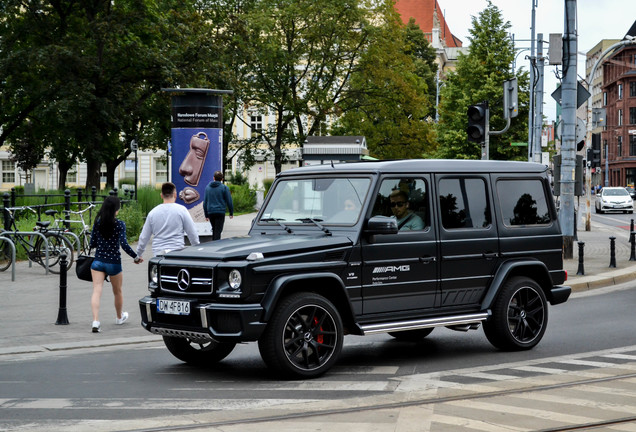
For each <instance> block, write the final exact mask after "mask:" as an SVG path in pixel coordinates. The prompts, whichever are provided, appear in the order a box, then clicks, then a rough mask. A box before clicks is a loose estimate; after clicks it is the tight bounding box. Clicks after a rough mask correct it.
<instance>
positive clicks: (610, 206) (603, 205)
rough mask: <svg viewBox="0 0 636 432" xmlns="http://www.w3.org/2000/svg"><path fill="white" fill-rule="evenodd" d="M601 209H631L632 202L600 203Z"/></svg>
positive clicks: (632, 208)
mask: <svg viewBox="0 0 636 432" xmlns="http://www.w3.org/2000/svg"><path fill="white" fill-rule="evenodd" d="M601 210H603V211H633V210H634V205H633V204H629V203H627V204H620V203H601Z"/></svg>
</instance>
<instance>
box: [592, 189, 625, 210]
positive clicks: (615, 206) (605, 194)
mask: <svg viewBox="0 0 636 432" xmlns="http://www.w3.org/2000/svg"><path fill="white" fill-rule="evenodd" d="M594 207H595V210H596V213H604V212H606V211H622V212H624V213H634V201H633V200H632V197H631V195H630V194H629V192H627V189H625V188H624V187H605V188H603V189H601V191H600V192H598V193H597V194H596V203H595V205H594Z"/></svg>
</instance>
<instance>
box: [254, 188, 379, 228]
mask: <svg viewBox="0 0 636 432" xmlns="http://www.w3.org/2000/svg"><path fill="white" fill-rule="evenodd" d="M370 185H371V179H369V178H360V177H350V178H302V179H299V178H294V179H289V180H281V181H280V182H279V183H277V186H276V188H275V189H274V190H273V191H270V193H271V194H272V196H271V198H270V200H269V201H268V202H267V207H265V209H264V211H263V213H262V214H261V218H260V220H259V222H263V223H272V224H280V223H281V222H282V223H284V224H285V225H289V224H303V223H311V224H314V225H315V223H316V222H319V223H320V224H323V225H324V224H336V225H338V224H344V225H353V224H355V223H356V222H357V221H358V219H359V218H360V212H361V211H362V204H363V203H364V202H365V199H366V196H367V193H368V191H369V186H370Z"/></svg>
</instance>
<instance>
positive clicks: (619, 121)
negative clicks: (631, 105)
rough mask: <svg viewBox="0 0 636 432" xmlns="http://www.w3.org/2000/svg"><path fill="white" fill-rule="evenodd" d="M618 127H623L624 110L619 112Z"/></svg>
mask: <svg viewBox="0 0 636 432" xmlns="http://www.w3.org/2000/svg"><path fill="white" fill-rule="evenodd" d="M618 125H619V126H623V110H622V109H619V110H618Z"/></svg>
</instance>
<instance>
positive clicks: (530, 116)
mask: <svg viewBox="0 0 636 432" xmlns="http://www.w3.org/2000/svg"><path fill="white" fill-rule="evenodd" d="M531 1H532V22H531V24H530V35H531V37H530V105H529V106H530V109H529V110H528V162H532V161H533V157H532V154H533V144H534V140H533V138H532V137H533V136H534V105H535V104H534V95H535V89H534V66H535V65H534V61H535V57H534V32H535V16H536V12H535V10H536V7H537V3H538V0H531Z"/></svg>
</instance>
